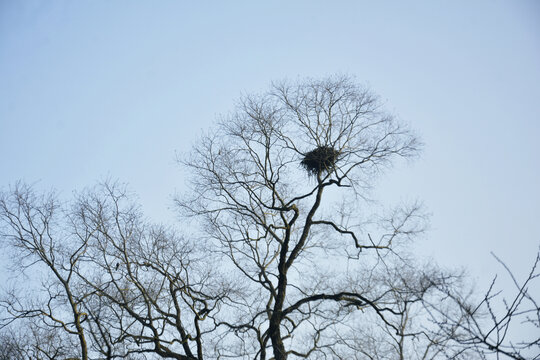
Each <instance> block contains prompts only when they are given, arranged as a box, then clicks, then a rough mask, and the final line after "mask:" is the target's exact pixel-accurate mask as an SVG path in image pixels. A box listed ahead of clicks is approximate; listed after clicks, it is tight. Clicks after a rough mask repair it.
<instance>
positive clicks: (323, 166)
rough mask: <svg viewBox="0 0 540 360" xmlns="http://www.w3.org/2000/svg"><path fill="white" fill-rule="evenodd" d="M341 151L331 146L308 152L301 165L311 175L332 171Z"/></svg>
mask: <svg viewBox="0 0 540 360" xmlns="http://www.w3.org/2000/svg"><path fill="white" fill-rule="evenodd" d="M338 155H339V151H337V150H335V149H334V148H333V147H330V146H319V147H317V148H315V149H313V150H311V151H310V152H308V153H307V154H306V155H305V156H304V159H303V160H302V162H301V163H300V164H301V165H302V166H303V167H304V169H306V171H307V172H308V173H309V174H310V175H318V174H319V173H321V172H323V171H327V172H329V171H332V170H333V169H334V166H335V165H336V162H337V160H338Z"/></svg>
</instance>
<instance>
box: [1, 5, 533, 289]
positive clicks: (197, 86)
mask: <svg viewBox="0 0 540 360" xmlns="http://www.w3.org/2000/svg"><path fill="white" fill-rule="evenodd" d="M333 73H349V74H352V75H355V76H356V77H357V79H358V80H359V81H360V82H362V83H365V84H367V85H369V86H370V87H371V88H372V89H373V90H374V91H375V92H377V93H379V94H380V95H381V96H382V98H383V99H385V101H386V103H387V104H388V107H389V109H390V110H391V111H392V112H394V113H395V114H396V115H398V116H399V117H400V118H401V119H402V120H404V121H406V122H408V123H410V124H411V126H412V127H413V128H414V129H415V130H416V131H417V132H418V133H419V134H420V135H421V136H422V138H423V140H424V142H425V143H426V147H425V151H424V153H423V156H422V158H421V159H419V160H418V161H416V162H415V163H412V164H404V165H402V166H398V167H397V168H396V169H394V170H393V171H391V172H389V173H388V174H387V177H385V178H384V179H383V180H382V184H381V188H380V193H381V194H382V196H383V197H384V198H385V199H386V200H400V199H402V198H403V199H415V198H419V199H423V200H424V203H425V204H426V206H427V208H428V209H429V210H430V211H431V212H432V214H433V218H432V230H431V232H430V233H429V234H428V236H427V237H426V239H424V240H421V242H420V243H419V244H420V245H419V248H421V251H422V252H423V253H424V254H428V255H432V256H434V257H435V258H436V259H437V260H438V261H439V262H441V263H443V264H446V265H464V266H468V267H469V268H470V270H471V273H472V274H473V276H478V277H480V278H481V279H482V278H483V277H486V276H487V275H491V274H493V273H494V272H495V271H499V270H500V269H499V268H497V267H496V264H495V262H494V261H493V260H492V258H491V257H490V255H489V252H490V251H494V252H495V253H496V254H498V255H499V256H501V257H502V258H503V259H505V260H506V261H507V262H508V264H509V265H510V266H511V267H513V268H514V269H516V270H517V271H518V275H519V274H524V272H525V271H526V267H527V265H529V264H530V263H531V262H532V260H533V258H534V254H535V252H536V250H537V248H538V246H539V244H540V230H539V229H540V226H539V223H540V190H539V186H540V160H539V159H538V158H539V156H540V141H539V139H540V2H539V1H510V0H508V1H494V0H490V1H477V0H475V1H314V0H309V1H264V2H263V1H206V2H203V1H200V2H194V1H192V2H188V1H97V0H94V1H49V0H47V1H45V0H43V1H37V0H25V1H17V0H11V1H10V0H0V154H1V157H0V187H6V186H7V185H9V184H12V183H14V182H15V181H16V180H18V179H23V180H25V181H28V182H34V181H39V186H43V187H55V188H56V189H58V190H59V191H61V192H62V193H63V194H67V195H69V194H70V192H71V191H72V190H74V189H81V188H83V187H84V186H88V185H92V184H93V183H95V181H97V180H100V179H104V178H106V177H112V178H117V179H120V180H121V181H125V182H128V183H129V184H130V185H131V188H132V189H133V190H134V191H135V192H137V193H138V194H139V196H140V200H141V202H142V204H143V206H144V208H145V210H146V213H147V214H148V215H149V216H150V217H152V218H154V219H157V220H159V219H166V220H167V219H170V218H172V215H171V212H170V210H169V209H168V207H170V206H171V194H173V193H174V192H175V191H182V189H183V187H182V186H183V185H182V173H181V171H180V169H179V168H178V166H177V165H176V164H175V160H174V159H175V151H180V152H182V151H186V150H188V149H189V147H190V144H191V143H192V142H193V141H195V140H196V138H197V136H198V134H199V133H200V131H201V130H203V129H207V128H208V127H209V126H210V125H211V124H212V122H213V121H214V119H215V117H216V115H217V114H220V113H225V112H227V111H229V110H231V109H232V108H233V104H234V101H235V99H237V98H238V97H239V96H240V95H241V94H242V93H249V92H256V91H260V90H263V89H265V88H266V87H267V86H268V85H269V83H270V82H271V81H272V80H280V79H283V78H296V77H298V76H301V77H302V76H312V77H320V76H325V75H328V74H333Z"/></svg>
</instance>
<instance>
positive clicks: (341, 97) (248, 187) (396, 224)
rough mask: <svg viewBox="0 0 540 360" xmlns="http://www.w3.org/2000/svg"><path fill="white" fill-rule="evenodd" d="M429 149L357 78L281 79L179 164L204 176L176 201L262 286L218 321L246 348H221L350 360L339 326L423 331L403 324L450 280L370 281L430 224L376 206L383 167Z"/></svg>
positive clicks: (415, 214) (415, 213) (412, 212)
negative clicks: (376, 211)
mask: <svg viewBox="0 0 540 360" xmlns="http://www.w3.org/2000/svg"><path fill="white" fill-rule="evenodd" d="M419 147H420V142H419V141H418V140H417V138H416V137H415V136H414V135H413V134H412V133H411V132H410V131H409V130H408V129H407V128H406V127H404V126H403V125H402V124H400V123H399V122H398V121H396V119H395V118H394V117H393V116H391V115H389V114H387V113H385V112H384V111H383V110H382V108H381V104H380V102H379V100H378V98H377V97H376V96H374V95H373V94H372V93H370V92H369V91H368V90H366V89H364V88H361V87H360V86H358V85H356V84H355V83H354V82H353V81H352V79H350V78H348V77H331V78H328V79H324V80H320V81H319V80H310V79H308V80H305V81H300V82H298V83H287V82H283V83H277V84H274V85H273V86H272V87H271V89H270V91H268V92H267V93H265V94H262V95H258V96H247V97H245V98H243V99H242V100H241V101H240V103H239V105H238V108H237V110H236V111H235V112H234V113H232V114H231V115H229V116H227V117H224V118H223V119H222V120H221V121H220V123H219V125H218V127H217V128H216V129H215V131H214V132H212V133H210V134H209V135H207V136H204V137H203V138H202V139H201V141H200V143H199V144H198V145H197V146H196V147H195V149H194V150H193V152H192V154H191V156H190V157H188V158H187V159H183V160H182V163H183V164H184V165H185V166H187V168H188V169H189V170H190V171H191V172H192V175H193V176H192V180H191V189H190V191H189V193H188V194H187V195H186V196H183V197H179V198H178V205H179V206H180V208H181V209H182V210H183V213H184V214H185V215H187V216H193V217H196V218H197V219H200V220H201V222H202V224H203V226H204V230H205V232H204V234H205V236H206V238H207V239H208V241H209V242H212V243H213V244H215V248H216V249H219V251H221V252H222V253H223V255H224V256H226V257H227V258H228V260H229V261H230V263H231V264H232V265H233V266H234V267H235V268H236V272H237V274H238V276H239V277H241V278H244V279H245V282H246V284H245V287H246V289H247V290H246V291H247V292H248V293H250V294H251V296H249V298H247V299H244V301H242V302H234V303H231V304H230V306H231V314H232V313H233V310H234V309H237V313H234V316H231V317H230V319H225V320H222V321H221V322H219V323H218V325H220V326H225V327H228V328H229V329H230V330H231V332H230V334H229V335H226V336H227V337H228V339H227V340H228V341H230V342H234V340H233V338H234V337H236V341H237V344H238V345H237V346H236V347H232V346H231V347H230V348H229V352H223V353H221V355H223V356H248V357H253V358H258V359H267V358H275V359H286V358H288V357H289V356H293V357H299V358H307V357H315V358H319V357H320V358H323V357H338V358H347V356H348V355H342V354H349V352H347V351H346V350H347V349H349V350H350V349H355V346H356V345H357V344H358V343H357V342H356V341H355V340H354V339H350V340H349V339H345V338H344V337H343V336H342V337H339V334H341V333H342V332H343V331H345V330H344V328H346V327H348V326H350V324H351V323H354V322H355V321H361V318H362V317H364V316H368V315H365V314H369V315H370V316H371V318H370V319H371V320H372V321H374V322H375V324H378V325H376V326H382V327H383V328H385V329H391V331H390V332H392V333H394V334H396V335H398V336H411V337H412V336H413V335H416V336H420V335H421V334H409V333H408V332H407V331H406V330H405V326H404V324H399V323H396V322H395V321H394V320H395V318H401V319H403V316H405V315H406V314H407V313H408V311H409V310H408V308H407V304H408V303H415V302H418V301H420V300H422V297H423V296H424V294H426V292H427V290H428V288H430V287H432V285H431V284H435V283H437V282H438V281H442V280H443V279H444V276H443V277H442V278H441V277H440V276H441V275H440V274H437V272H432V273H430V274H429V275H426V276H428V277H429V278H430V280H429V282H426V286H427V288H426V286H419V287H418V286H416V285H415V286H412V284H409V283H408V280H407V279H403V280H404V282H403V283H402V285H403V287H402V288H396V287H394V286H393V285H390V284H386V285H385V284H383V283H382V282H380V281H379V282H378V283H377V284H375V283H374V282H372V281H371V280H372V278H373V274H375V273H377V272H381V271H383V270H384V269H388V268H389V267H390V266H391V264H398V263H401V264H403V261H402V260H401V257H400V251H402V250H406V249H404V248H403V244H405V243H406V241H407V240H409V239H411V238H413V237H414V236H415V235H417V234H418V233H421V232H422V231H423V220H424V216H423V214H422V211H421V208H420V207H419V206H417V205H415V204H413V205H412V206H408V207H402V208H396V209H394V210H392V211H390V212H389V214H388V216H387V217H381V216H376V215H373V216H370V214H369V206H368V205H369V202H368V201H366V198H367V193H368V189H369V188H370V187H371V185H372V181H373V180H374V178H375V177H376V176H377V175H378V174H379V173H380V171H381V170H382V169H384V168H385V167H386V166H389V165H391V163H392V162H393V161H394V160H395V159H396V158H410V157H413V156H415V155H416V154H417V153H418V149H419ZM400 247H401V248H400ZM405 263H406V262H405ZM417 270H418V269H411V270H410V271H411V272H412V273H414V272H415V271H417ZM431 277H435V278H431ZM411 282H412V280H411ZM402 293H406V294H407V296H406V297H403V296H401V294H402ZM338 337H339V338H338ZM235 351H236V353H235ZM355 351H357V350H355Z"/></svg>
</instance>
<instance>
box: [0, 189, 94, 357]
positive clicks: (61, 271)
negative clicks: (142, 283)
mask: <svg viewBox="0 0 540 360" xmlns="http://www.w3.org/2000/svg"><path fill="white" fill-rule="evenodd" d="M64 215H65V214H63V213H62V209H61V207H60V205H59V203H58V201H57V200H56V198H55V196H54V194H49V195H45V196H39V195H36V194H35V193H34V192H33V191H32V189H31V188H30V187H28V186H26V185H22V184H18V185H17V186H16V187H15V188H14V189H13V190H12V191H11V192H9V193H7V194H2V196H1V197H0V219H2V224H3V225H4V226H3V227H2V233H1V237H2V238H3V239H5V240H7V241H8V242H9V244H10V245H11V247H12V248H13V249H14V250H15V253H14V255H15V256H16V257H17V258H18V261H17V262H16V263H15V264H16V267H17V268H18V269H20V270H22V271H23V272H27V273H28V272H29V271H32V272H34V274H39V273H40V272H43V276H35V277H34V278H33V281H38V282H40V285H39V286H38V289H39V292H38V294H26V296H20V294H17V293H16V292H15V291H13V292H10V293H8V294H7V296H6V297H5V298H4V299H2V300H1V301H0V305H1V306H2V308H3V309H4V311H5V313H6V314H7V316H6V317H4V318H3V319H2V323H0V325H4V326H5V325H7V324H9V323H10V322H12V321H13V320H15V319H36V320H38V321H40V322H41V326H43V327H46V328H51V329H54V328H56V329H59V330H61V331H62V332H63V333H65V334H67V335H69V336H70V337H76V338H77V340H78V341H77V342H78V346H79V348H80V356H81V358H82V359H83V360H86V359H88V345H87V338H86V333H85V330H84V327H83V324H82V323H83V321H84V320H85V317H86V314H85V313H84V312H83V310H82V306H81V299H82V296H81V294H78V293H77V292H76V290H75V289H74V278H75V268H76V267H77V266H78V263H79V261H80V259H81V257H82V256H83V254H84V253H85V251H86V248H87V236H88V234H84V236H80V237H78V236H72V234H70V232H69V230H68V229H66V228H65V227H64V226H63V224H59V223H58V221H62V219H63V216H64Z"/></svg>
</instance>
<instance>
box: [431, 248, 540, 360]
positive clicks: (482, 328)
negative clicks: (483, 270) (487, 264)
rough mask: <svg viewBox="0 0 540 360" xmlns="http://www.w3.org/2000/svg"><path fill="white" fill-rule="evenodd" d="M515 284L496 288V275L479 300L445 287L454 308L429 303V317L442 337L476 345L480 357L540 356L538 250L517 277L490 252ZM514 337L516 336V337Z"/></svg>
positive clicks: (465, 345) (469, 346) (456, 343)
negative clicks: (522, 276)
mask: <svg viewBox="0 0 540 360" xmlns="http://www.w3.org/2000/svg"><path fill="white" fill-rule="evenodd" d="M493 256H494V257H495V259H496V260H497V262H498V263H499V264H500V265H501V266H502V267H503V269H504V270H505V271H506V274H507V275H508V277H509V278H510V279H511V283H512V285H513V286H514V291H512V290H510V289H508V288H507V289H504V290H495V289H496V286H497V282H496V280H497V277H495V278H494V279H493V281H492V282H491V284H490V286H489V288H488V290H487V291H486V292H485V294H484V295H483V296H482V297H481V299H479V300H475V299H476V297H475V296H464V294H463V293H460V292H457V291H456V289H454V288H451V287H450V288H445V289H443V292H444V293H446V295H447V299H449V301H450V302H451V303H452V305H453V306H452V310H453V311H446V309H441V307H440V304H438V303H434V304H430V305H429V306H428V307H429V310H430V314H431V319H432V321H433V322H434V323H436V324H437V325H438V328H439V329H440V331H441V332H443V333H444V335H445V338H447V339H450V341H451V342H452V343H454V346H458V347H461V348H462V349H475V350H476V351H477V352H478V353H479V354H481V356H482V358H487V357H488V356H490V355H493V357H494V358H497V359H499V358H510V359H518V360H524V359H540V331H539V330H540V307H539V304H538V299H537V297H538V279H540V273H539V271H538V265H539V263H540V252H539V253H538V254H537V255H536V259H535V260H534V263H533V265H532V266H531V269H530V271H529V273H528V275H527V277H526V278H525V279H524V280H522V281H518V280H517V279H516V277H515V276H514V274H513V273H512V271H511V270H510V269H509V268H508V267H507V266H506V264H505V263H504V262H503V261H502V260H501V259H499V258H498V257H497V256H495V255H493ZM516 339H517V340H516Z"/></svg>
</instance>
